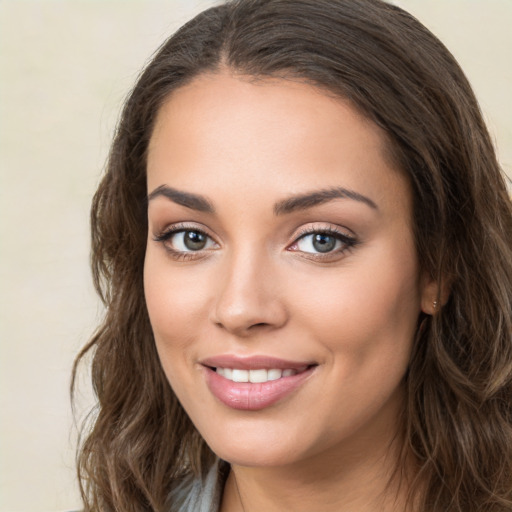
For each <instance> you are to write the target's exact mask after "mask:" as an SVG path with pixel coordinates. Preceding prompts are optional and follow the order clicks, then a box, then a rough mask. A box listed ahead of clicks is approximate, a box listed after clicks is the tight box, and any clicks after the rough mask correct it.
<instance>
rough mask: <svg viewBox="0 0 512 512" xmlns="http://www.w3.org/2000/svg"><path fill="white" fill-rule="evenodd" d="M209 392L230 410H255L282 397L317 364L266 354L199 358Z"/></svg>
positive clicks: (291, 391) (294, 387)
mask: <svg viewBox="0 0 512 512" xmlns="http://www.w3.org/2000/svg"><path fill="white" fill-rule="evenodd" d="M201 364H202V366H203V368H204V371H205V378H206V384H207V386H208V388H209V389H210V391H211V393H212V394H213V395H214V396H215V397H216V398H217V399H218V400H220V401H221V402H222V403H223V404H224V405H227V406H228V407H230V408H232V409H238V410H247V411H257V410H261V409H264V408H266V407H270V406H271V405H273V404H275V403H277V402H279V401H281V400H284V399H285V398H286V397H288V396H289V395H291V394H292V393H293V392H294V391H295V390H297V388H298V387H300V386H301V385H302V384H303V383H304V382H305V381H306V380H307V379H308V378H309V377H310V376H311V375H312V373H313V371H314V370H315V368H316V367H317V365H316V364H315V363H311V362H304V361H302V362H295V361H285V360H282V359H275V358H272V357H266V356H254V357H250V358H240V357H235V356H229V355H225V356H219V357H213V358H208V359H205V360H204V361H202V363H201Z"/></svg>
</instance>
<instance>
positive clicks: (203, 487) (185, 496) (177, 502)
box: [169, 459, 229, 512]
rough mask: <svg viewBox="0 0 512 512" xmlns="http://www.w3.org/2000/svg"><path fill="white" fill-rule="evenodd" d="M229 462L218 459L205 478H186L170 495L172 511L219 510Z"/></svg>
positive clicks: (198, 511)
mask: <svg viewBox="0 0 512 512" xmlns="http://www.w3.org/2000/svg"><path fill="white" fill-rule="evenodd" d="M228 473H229V464H228V463H227V462H224V461H221V460H218V459H217V461H216V462H215V464H214V465H213V466H212V467H211V469H210V471H208V474H207V475H206V477H205V478H204V479H200V478H195V477H193V476H190V477H188V478H185V479H184V480H183V481H182V482H181V483H180V484H179V485H178V486H177V487H176V488H175V489H174V490H173V491H172V492H171V495H170V497H169V501H170V503H171V510H170V512H218V511H219V508H220V502H221V499H222V491H223V490H224V484H225V483H226V478H227V476H228Z"/></svg>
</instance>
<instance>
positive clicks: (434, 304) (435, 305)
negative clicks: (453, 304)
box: [432, 300, 439, 311]
mask: <svg viewBox="0 0 512 512" xmlns="http://www.w3.org/2000/svg"><path fill="white" fill-rule="evenodd" d="M432 306H434V311H437V307H438V306H439V302H437V300H434V301H433V302H432Z"/></svg>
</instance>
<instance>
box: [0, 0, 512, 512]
mask: <svg viewBox="0 0 512 512" xmlns="http://www.w3.org/2000/svg"><path fill="white" fill-rule="evenodd" d="M396 3H399V4H400V5H402V6H404V7H406V8H407V9H409V10H410V11H411V12H412V13H413V14H415V15H416V16H417V17H418V18H419V19H420V20H422V21H423V22H424V23H425V24H426V25H427V26H428V27H429V28H430V29H432V30H433V31H434V33H436V34H437V35H438V36H440V38H441V39H442V40H443V41H444V42H445V43H446V44H447V46H448V47H449V48H450V49H451V50H452V52H453V53H454V54H455V56H456V57H457V58H458V59H459V61H460V63H461V64H462V67H463V68H464V69H465V70H466V72H467V74H468V76H469V78H470V80H471V82H472V83H473V85H474V88H475V90H476V93H477V96H478V97H479V99H480V102H481V105H482V108H483V110H484V113H485V116H486V118H487V120H488V123H489V125H490V129H491V132H492V133H493V135H494V137H495V140H496V144H497V147H498V151H499V155H500V159H501V161H502V163H503V165H504V167H505V169H506V170H507V172H508V173H509V174H512V121H511V119H512V100H511V94H510V90H511V89H512V31H511V29H510V27H511V26H512V0H401V1H398V2H396ZM212 4H213V2H212V1H209V0H203V1H199V0H188V1H186V0H181V1H179V0H167V1H156V0H151V1H142V0H131V1H128V0H124V1H123V0H117V1H91V0H89V1H86V0H67V1H64V0H61V1H57V0H41V1H35V0H0V263H1V264H0V279H1V281H0V283H1V285H0V286H1V288H0V351H1V352H0V414H1V418H0V422H1V423H0V464H1V466H0V512H8V511H13V512H21V511H33V512H38V511H57V510H65V509H72V508H77V507H79V506H80V502H79V500H78V495H77V491H76V484H75V479H74V468H73V461H74V449H75V437H76V432H75V431H74V429H73V422H72V417H71V413H70V406H69V398H68V385H69V376H70V370H71V364H72V360H73V357H74V355H75V354H76V352H77V350H78V348H79V347H80V346H81V345H82V344H84V343H85V342H86V340H87V338H88V337H89V335H90V334H91V332H92V330H93V328H94V326H95V324H96V322H97V319H98V318H99V316H100V314H101V308H100V306H99V304H98V302H97V300H96V298H95V296H94V293H93V290H92V286H91V284H90V277H89V270H88V250H89V249H88V237H89V234H88V209H89V203H90V200H91V196H92V194H93V191H94V188H95V186H96V184H97V183H98V180H99V176H100V174H101V170H102V167H103V162H104V160H105V156H106V152H107V149H108V145H109V141H110V138H111V135H112V132H113V128H114V125H115V121H116V118H117V115H118V112H119V109H120V107H121V104H122V100H123V97H124V96H125V94H126V92H127V91H128V89H129V88H130V86H131V85H132V83H133V82H134V80H135V77H136V75H137V72H138V71H139V70H140V68H141V66H142V65H143V63H144V62H145V61H146V59H147V58H148V57H149V55H150V54H151V53H152V52H153V51H154V50H155V49H156V47H157V46H158V45H159V44H160V43H161V42H163V40H164V38H165V37H166V36H167V35H169V34H170V33H171V32H172V31H174V30H175V29H176V28H177V27H178V26H179V25H180V24H182V23H183V22H184V21H186V20H187V19H188V18H189V17H190V16H191V15H192V14H194V13H196V12H198V11H200V10H202V8H205V7H208V6H210V5H212ZM83 381H84V383H85V382H86V381H87V376H84V377H83ZM89 403H90V396H89V393H88V389H87V386H85V385H84V394H83V396H81V397H80V400H79V409H80V410H82V411H83V410H84V408H85V407H86V406H87V404H89Z"/></svg>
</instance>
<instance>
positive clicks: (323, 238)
mask: <svg viewBox="0 0 512 512" xmlns="http://www.w3.org/2000/svg"><path fill="white" fill-rule="evenodd" d="M335 245H336V239H335V238H334V237H333V236H330V235H323V234H322V233H317V234H316V235H315V236H314V238H313V247H314V248H315V249H316V250H317V251H318V252H329V251H332V250H333V249H334V246H335Z"/></svg>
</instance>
